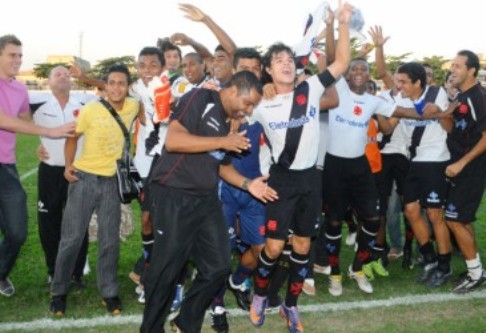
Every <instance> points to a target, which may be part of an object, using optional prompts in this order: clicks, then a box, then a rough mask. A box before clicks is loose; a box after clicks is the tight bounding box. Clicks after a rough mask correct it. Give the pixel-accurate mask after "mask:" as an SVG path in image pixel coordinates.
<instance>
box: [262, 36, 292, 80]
mask: <svg viewBox="0 0 486 333" xmlns="http://www.w3.org/2000/svg"><path fill="white" fill-rule="evenodd" d="M263 66H264V67H265V72H266V73H267V74H268V75H270V76H271V77H272V81H273V82H274V83H275V84H277V85H286V86H289V87H290V86H292V87H293V86H294V82H295V76H296V74H295V55H294V52H293V51H292V49H291V48H290V47H289V46H287V45H285V44H282V43H276V44H273V45H271V46H270V47H269V48H268V50H267V52H265V55H264V56H263Z"/></svg>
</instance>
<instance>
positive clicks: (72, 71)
mask: <svg viewBox="0 0 486 333" xmlns="http://www.w3.org/2000/svg"><path fill="white" fill-rule="evenodd" d="M69 75H71V76H72V77H74V78H75V79H77V80H79V81H81V82H83V83H84V84H86V85H88V86H92V87H97V88H99V89H102V90H104V89H105V81H102V80H98V79H95V78H92V77H89V76H87V75H86V73H85V72H84V71H83V70H82V68H81V67H79V65H78V64H77V63H73V64H71V67H70V68H69Z"/></svg>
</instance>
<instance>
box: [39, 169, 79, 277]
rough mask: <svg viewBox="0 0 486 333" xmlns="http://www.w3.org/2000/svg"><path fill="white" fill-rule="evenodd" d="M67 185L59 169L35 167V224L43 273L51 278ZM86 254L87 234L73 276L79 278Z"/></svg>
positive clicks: (59, 237) (62, 171) (59, 238)
mask: <svg viewBox="0 0 486 333" xmlns="http://www.w3.org/2000/svg"><path fill="white" fill-rule="evenodd" d="M67 190H68V182H67V180H66V179H65V178H64V167H63V166H51V165H48V164H45V163H40V164H39V175H38V179H37V195H38V202H37V221H38V223H39V238H40V241H41V245H42V249H43V250H44V256H45V259H46V265H47V273H48V274H49V275H51V276H54V270H55V265H56V257H57V251H58V248H59V242H60V240H61V222H62V214H63V211H64V206H65V205H66V200H67ZM87 252H88V233H86V237H85V238H84V241H83V245H82V247H81V250H80V252H79V255H78V258H77V260H76V266H75V267H74V273H73V275H74V276H76V277H81V276H82V275H83V268H84V264H85V262H86V254H87Z"/></svg>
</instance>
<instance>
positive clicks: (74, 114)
mask: <svg viewBox="0 0 486 333" xmlns="http://www.w3.org/2000/svg"><path fill="white" fill-rule="evenodd" d="M73 116H74V118H77V117H78V116H79V109H76V110H73Z"/></svg>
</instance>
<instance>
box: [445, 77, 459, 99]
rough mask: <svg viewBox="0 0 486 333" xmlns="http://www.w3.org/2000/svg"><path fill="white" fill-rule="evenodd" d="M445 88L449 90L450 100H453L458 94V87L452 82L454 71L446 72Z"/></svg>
mask: <svg viewBox="0 0 486 333" xmlns="http://www.w3.org/2000/svg"><path fill="white" fill-rule="evenodd" d="M444 88H445V90H446V92H447V97H449V99H450V100H453V99H454V98H455V97H456V95H457V92H458V89H457V87H455V86H454V84H453V83H452V72H450V71H449V72H447V73H446V76H445V80H444Z"/></svg>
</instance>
